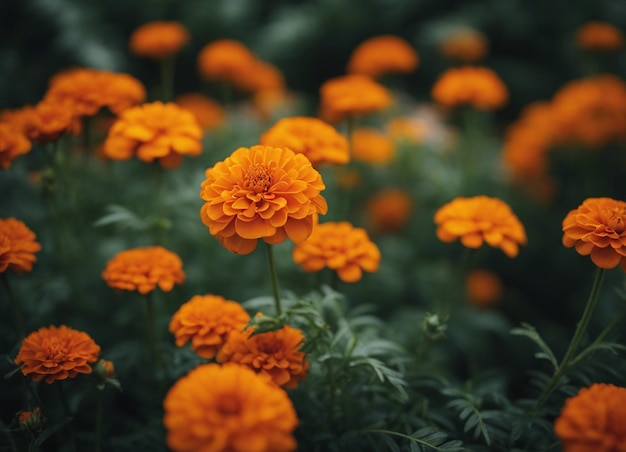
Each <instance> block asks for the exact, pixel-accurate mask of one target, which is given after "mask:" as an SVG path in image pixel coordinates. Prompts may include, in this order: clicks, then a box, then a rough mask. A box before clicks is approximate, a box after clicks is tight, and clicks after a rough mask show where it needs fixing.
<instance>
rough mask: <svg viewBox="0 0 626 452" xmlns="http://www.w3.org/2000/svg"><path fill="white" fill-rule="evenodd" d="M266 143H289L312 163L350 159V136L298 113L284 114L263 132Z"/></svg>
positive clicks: (334, 162) (270, 144)
mask: <svg viewBox="0 0 626 452" xmlns="http://www.w3.org/2000/svg"><path fill="white" fill-rule="evenodd" d="M259 141H260V143H261V144H263V145H266V146H278V147H286V148H289V149H291V150H292V151H294V152H296V153H298V154H304V155H305V156H306V157H307V158H308V159H309V160H310V161H311V163H312V164H313V165H320V164H323V163H331V164H343V163H348V161H349V160H350V154H349V151H348V140H347V139H346V138H345V137H344V136H343V135H341V134H340V133H339V132H337V130H336V129H335V128H334V127H333V126H331V125H330V124H328V123H325V122H324V121H322V120H321V119H317V118H308V117H305V116H295V117H291V118H282V119H280V120H279V121H278V122H277V123H276V124H274V125H273V126H272V127H271V128H270V129H268V130H267V131H266V132H265V133H263V134H262V135H261V138H260V140H259Z"/></svg>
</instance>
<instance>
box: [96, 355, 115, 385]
mask: <svg viewBox="0 0 626 452" xmlns="http://www.w3.org/2000/svg"><path fill="white" fill-rule="evenodd" d="M93 371H94V373H95V374H96V375H97V376H98V377H100V379H102V380H103V381H106V380H110V379H111V378H113V377H115V366H114V365H113V363H112V362H111V361H109V360H107V359H99V360H98V362H97V363H96V365H95V366H94V367H93Z"/></svg>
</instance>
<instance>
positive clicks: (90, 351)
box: [14, 325, 100, 383]
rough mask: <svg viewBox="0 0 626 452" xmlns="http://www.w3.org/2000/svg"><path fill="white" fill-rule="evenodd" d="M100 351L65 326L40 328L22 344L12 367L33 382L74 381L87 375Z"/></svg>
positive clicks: (84, 336)
mask: <svg viewBox="0 0 626 452" xmlns="http://www.w3.org/2000/svg"><path fill="white" fill-rule="evenodd" d="M99 353H100V347H99V346H98V345H97V344H96V343H95V342H94V340H93V339H92V338H91V337H89V335H88V334H87V333H84V332H82V331H77V330H74V329H72V328H69V327H67V326H65V325H61V326H60V327H56V326H50V327H48V328H46V327H42V328H39V329H38V330H37V331H34V332H32V333H30V334H29V335H28V336H27V337H26V338H25V339H24V341H23V342H22V346H21V347H20V350H19V352H18V353H17V356H16V357H15V360H14V362H15V364H17V365H18V366H19V367H20V370H21V371H22V373H23V374H24V375H26V376H27V377H30V378H32V379H33V381H41V380H45V382H46V383H52V382H54V381H56V380H65V379H67V378H74V377H75V376H77V375H78V374H90V373H91V366H90V365H89V364H88V363H95V362H96V361H97V360H98V354H99Z"/></svg>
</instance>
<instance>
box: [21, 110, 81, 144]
mask: <svg viewBox="0 0 626 452" xmlns="http://www.w3.org/2000/svg"><path fill="white" fill-rule="evenodd" d="M80 131H81V124H80V121H79V119H78V118H77V117H76V116H75V115H74V114H73V113H72V110H71V105H70V104H68V103H67V102H56V101H54V100H52V99H46V100H43V101H41V102H39V103H38V104H37V105H35V107H34V108H33V110H32V116H31V119H30V122H29V125H28V131H27V133H28V138H29V139H30V140H32V141H36V142H39V143H47V142H50V141H56V140H57V139H58V138H59V137H60V136H61V135H62V134H63V133H67V134H70V135H78V134H79V133H80Z"/></svg>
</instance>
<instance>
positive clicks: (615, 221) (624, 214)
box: [607, 207, 626, 234]
mask: <svg viewBox="0 0 626 452" xmlns="http://www.w3.org/2000/svg"><path fill="white" fill-rule="evenodd" d="M607 226H608V227H609V228H611V229H613V230H614V231H615V232H617V233H618V234H621V233H622V232H624V229H626V209H620V208H618V207H615V208H613V209H611V213H610V216H609V221H608V222H607Z"/></svg>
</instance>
